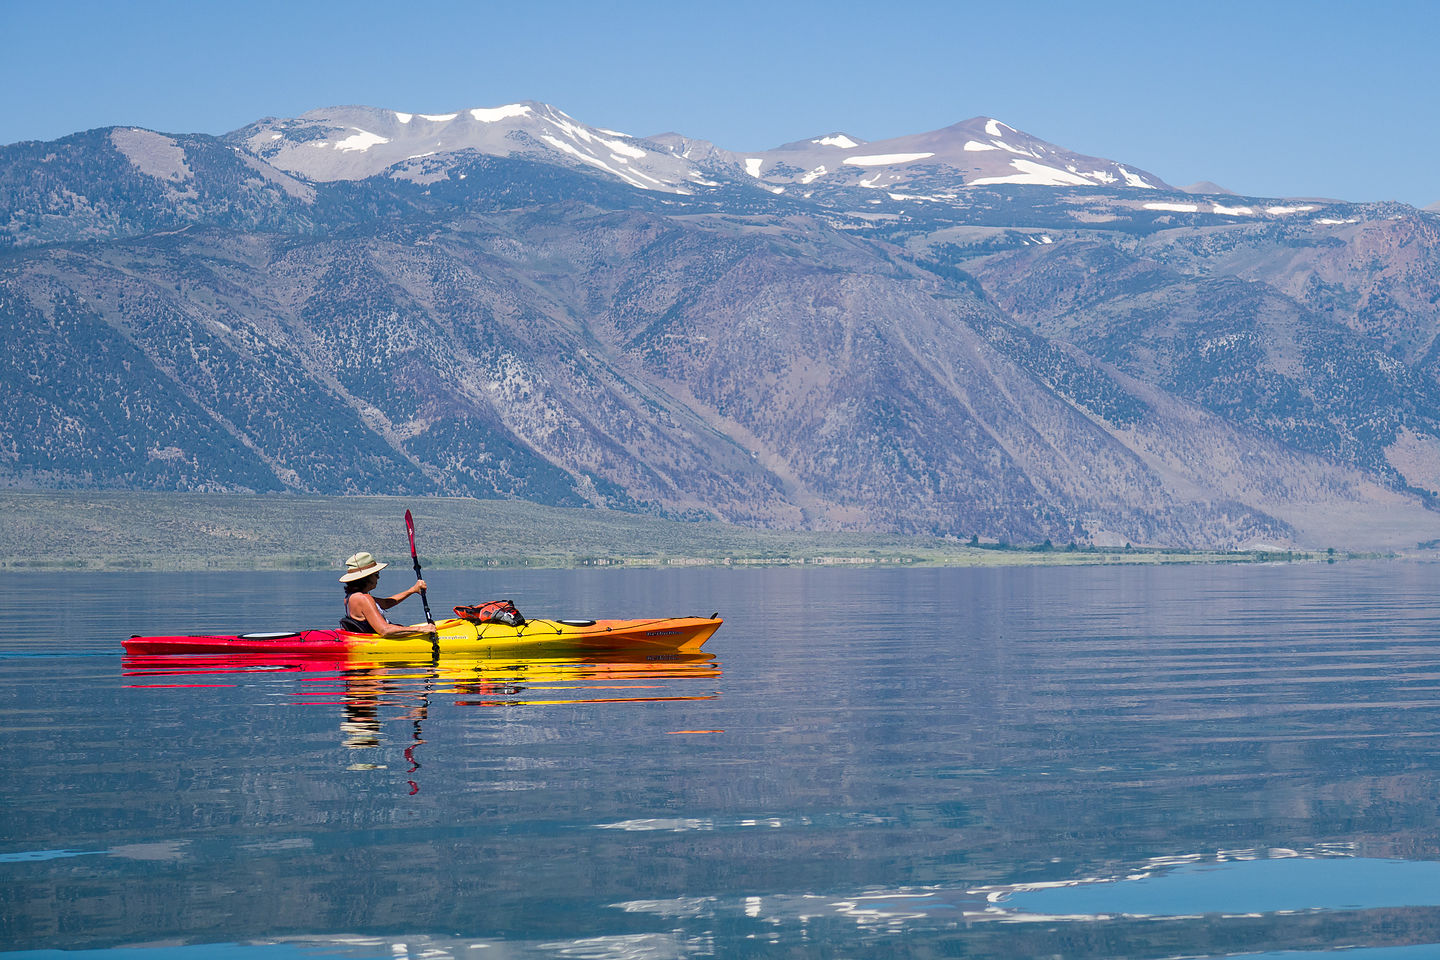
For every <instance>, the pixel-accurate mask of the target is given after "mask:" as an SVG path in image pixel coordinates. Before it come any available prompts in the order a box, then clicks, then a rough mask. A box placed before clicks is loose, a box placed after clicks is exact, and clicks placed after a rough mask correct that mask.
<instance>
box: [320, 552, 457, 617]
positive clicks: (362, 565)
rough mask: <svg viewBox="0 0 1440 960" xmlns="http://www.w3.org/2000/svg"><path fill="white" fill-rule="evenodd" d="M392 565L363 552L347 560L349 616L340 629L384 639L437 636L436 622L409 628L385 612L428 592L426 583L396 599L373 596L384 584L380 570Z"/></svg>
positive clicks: (418, 582)
mask: <svg viewBox="0 0 1440 960" xmlns="http://www.w3.org/2000/svg"><path fill="white" fill-rule="evenodd" d="M388 566H389V564H388V563H379V562H377V561H376V560H375V558H374V557H373V556H371V555H370V554H368V553H366V552H365V551H363V550H362V551H361V552H359V553H356V554H352V555H351V556H350V558H349V559H348V560H346V561H345V575H344V576H343V577H341V578H340V582H341V583H343V584H345V616H343V617H342V618H340V628H341V629H342V630H349V631H350V632H351V633H374V634H378V635H380V636H382V637H413V636H415V635H416V634H422V635H423V634H434V633H436V630H435V624H433V623H417V624H414V625H412V626H408V627H405V626H401V625H399V624H396V623H391V622H390V621H389V620H386V619H385V614H383V613H381V612H380V611H381V610H389V609H390V608H391V607H393V606H395V604H397V603H399V602H400V601H402V600H404V599H405V598H406V597H413V596H414V595H415V594H417V593H419V592H420V591H421V590H424V589H425V581H424V580H416V581H415V584H414V586H410V587H406V588H405V589H404V590H401V591H400V592H399V593H397V594H395V596H393V597H372V596H370V592H371V591H372V590H374V589H375V588H376V587H377V586H379V584H380V571H381V570H384V569H385V568H386V567H388Z"/></svg>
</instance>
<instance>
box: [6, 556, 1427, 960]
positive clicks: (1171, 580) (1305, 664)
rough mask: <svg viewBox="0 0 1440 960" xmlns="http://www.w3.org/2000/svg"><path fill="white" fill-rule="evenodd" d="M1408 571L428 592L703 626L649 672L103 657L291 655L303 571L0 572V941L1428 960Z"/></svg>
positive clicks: (631, 584)
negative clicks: (258, 650) (265, 643)
mask: <svg viewBox="0 0 1440 960" xmlns="http://www.w3.org/2000/svg"><path fill="white" fill-rule="evenodd" d="M1436 571H1437V568H1436V567H1435V566H1433V565H1425V564H1407V563H1374V564H1370V563H1349V564H1336V565H1334V566H1329V565H1316V566H1299V565H1292V566H1248V567H1239V566H1231V567H1185V568H1169V569H1157V568H1148V569H1141V568H1092V569H1083V570H1073V569H1072V570H1060V569H1050V570H958V569H909V570H902V569H870V570H859V569H856V570H839V569H830V570H751V569H745V570H738V569H737V570H688V571H653V570H652V571H638V570H628V571H627V570H618V571H599V570H596V571H574V572H570V571H549V572H546V571H538V572H537V571H524V572H520V571H510V572H498V573H492V572H486V573H485V574H484V577H485V578H486V583H485V589H484V590H483V591H479V590H477V589H476V586H475V580H476V578H477V576H478V575H477V574H476V573H474V572H471V571H454V572H447V571H438V572H437V573H436V574H434V575H433V576H431V575H429V574H428V571H427V581H428V582H429V587H430V592H431V594H432V595H433V596H437V597H445V596H458V597H474V596H478V595H498V596H514V597H517V598H523V600H522V602H521V603H520V605H521V606H522V608H524V609H532V608H533V609H544V610H553V611H556V612H563V613H565V614H566V615H570V614H574V615H581V614H584V615H596V614H602V613H603V614H607V615H617V616H623V615H626V614H628V613H632V612H634V611H675V610H678V611H695V610H700V611H705V612H708V611H710V610H714V609H717V608H719V609H721V610H722V611H724V612H725V614H726V624H725V628H724V630H723V631H722V632H721V633H720V634H717V636H716V637H715V638H714V639H713V640H712V641H711V642H710V643H709V644H707V651H708V654H709V655H707V656H703V657H701V658H696V659H688V660H683V661H676V662H638V663H637V662H616V661H614V660H610V661H605V662H591V661H579V662H574V661H572V662H554V661H550V662H538V663H537V662H526V661H508V662H502V663H496V662H482V661H468V662H467V661H465V660H462V659H457V660H446V659H442V660H440V661H439V662H429V661H425V662H400V663H387V662H313V661H311V662H306V661H293V660H286V659H276V658H274V657H273V656H267V657H265V658H264V659H260V660H256V659H246V658H239V659H231V660H228V661H226V660H215V659H212V658H187V659H175V658H169V657H166V658H144V659H142V658H138V657H124V658H122V656H121V654H120V650H119V642H118V641H119V638H118V637H117V636H115V634H116V633H117V630H116V625H117V624H123V625H124V629H125V630H126V631H127V632H131V631H133V632H143V633H146V634H164V633H174V632H180V631H182V630H183V631H191V630H211V631H214V632H220V633H228V632H233V627H234V622H233V620H234V614H235V611H237V610H244V609H247V604H248V603H250V602H251V601H252V599H253V598H254V597H260V596H263V597H266V598H267V599H268V598H274V604H275V609H274V610H273V611H272V612H271V614H270V615H269V618H267V619H265V620H264V621H262V622H254V623H253V626H254V628H255V629H262V628H264V629H279V628H283V627H285V626H287V625H292V624H297V623H301V624H303V623H314V622H319V621H320V620H321V619H323V618H324V617H325V616H327V615H328V614H329V613H330V612H331V611H333V608H334V607H335V602H334V601H335V590H336V588H335V585H334V582H333V578H328V579H327V578H320V577H312V576H311V575H310V574H264V575H261V574H256V575H253V576H250V575H246V576H236V575H233V574H231V575H216V576H203V575H166V576H155V577H147V576H144V575H134V574H126V575H118V574H117V575H115V576H113V577H107V576H100V577H96V576H83V577H80V576H68V575H43V576H42V575H32V574H10V575H0V666H3V668H4V669H5V670H6V673H7V677H8V682H7V683H6V684H3V685H0V756H4V757H5V758H6V760H7V762H6V763H5V764H3V765H0V811H3V812H0V940H3V941H4V947H5V948H6V949H9V950H12V951H24V950H40V949H50V950H55V949H65V950H95V951H99V952H100V953H101V954H104V955H105V960H124V958H125V957H127V956H129V955H130V954H129V953H127V952H124V951H128V950H131V949H133V948H134V947H135V946H137V945H144V948H145V953H146V955H152V956H154V957H156V958H157V960H192V958H196V957H200V956H211V955H223V954H224V953H227V952H228V953H230V954H231V955H233V956H235V957H236V958H237V960H268V958H275V960H291V958H298V957H310V956H316V957H318V956H342V957H354V958H358V960H369V958H374V957H399V956H411V957H419V956H422V955H423V956H428V957H432V958H435V960H441V958H445V957H462V956H464V957H471V956H479V955H482V954H484V955H493V956H498V957H525V958H529V957H537V958H538V957H595V958H612V957H613V958H632V957H633V958H664V957H670V958H689V957H696V958H701V957H782V956H783V957H786V958H787V960H788V958H802V960H808V958H816V960H820V958H824V960H830V958H833V957H866V958H869V957H922V956H935V957H939V956H969V957H977V958H978V957H987V958H989V957H993V958H1000V960H1008V958H1015V960H1021V958H1025V960H1028V958H1034V957H1041V956H1062V957H1065V958H1067V960H1161V958H1168V957H1179V956H1185V957H1237V956H1284V957H1285V958H1286V960H1298V958H1307V957H1310V956H1312V955H1314V956H1319V955H1321V954H1322V953H1325V952H1327V951H1335V950H1337V949H1339V948H1341V947H1344V948H1346V950H1345V952H1344V956H1345V957H1347V960H1349V958H1353V960H1412V958H1415V957H1421V956H1429V955H1432V954H1434V953H1435V952H1436V945H1440V902H1437V901H1440V896H1437V895H1436V894H1435V891H1436V890H1437V889H1440V867H1437V864H1440V840H1437V837H1440V800H1437V798H1440V591H1437V590H1436V589H1435V585H1436V583H1437V577H1436ZM80 595H84V596H85V597H87V599H88V601H89V602H87V603H86V604H74V603H66V602H65V600H66V598H67V597H75V596H80ZM737 598H743V601H744V602H743V603H741V602H739V601H738V600H737ZM47 630H49V631H51V632H50V633H47V632H45V631H47ZM722 662H723V671H722V669H721V664H722ZM197 951H200V952H197ZM204 951H209V952H208V953H207V952H204ZM1427 951H1428V952H1427ZM17 960H19V958H17Z"/></svg>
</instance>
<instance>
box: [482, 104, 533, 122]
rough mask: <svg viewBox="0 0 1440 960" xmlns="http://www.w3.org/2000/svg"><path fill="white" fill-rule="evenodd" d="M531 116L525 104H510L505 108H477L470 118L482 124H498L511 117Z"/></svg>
mask: <svg viewBox="0 0 1440 960" xmlns="http://www.w3.org/2000/svg"><path fill="white" fill-rule="evenodd" d="M529 115H530V108H529V107H528V106H526V105H525V104H523V103H510V104H506V105H505V106H503V107H489V108H486V107H477V108H476V109H474V110H471V111H470V116H472V117H474V118H475V119H476V120H479V121H480V122H481V123H498V122H499V121H501V120H508V119H510V118H511V117H525V116H529Z"/></svg>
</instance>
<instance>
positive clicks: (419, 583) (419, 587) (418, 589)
mask: <svg viewBox="0 0 1440 960" xmlns="http://www.w3.org/2000/svg"><path fill="white" fill-rule="evenodd" d="M427 589H429V588H428V587H427V586H426V585H425V581H424V580H416V581H415V586H413V587H411V588H410V595H411V596H412V597H413V596H414V595H415V594H417V593H424V592H425V591H426V590H427Z"/></svg>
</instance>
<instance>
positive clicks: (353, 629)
mask: <svg viewBox="0 0 1440 960" xmlns="http://www.w3.org/2000/svg"><path fill="white" fill-rule="evenodd" d="M353 596H354V594H353V593H347V594H345V608H344V609H345V616H343V617H341V618H340V629H341V630H345V631H348V632H350V633H375V631H374V630H373V629H371V627H370V624H369V623H367V622H366V621H364V620H356V619H355V618H354V617H352V616H350V598H351V597H353ZM375 606H376V609H379V606H380V605H379V604H378V603H377V604H376V605H375ZM380 619H381V620H384V621H385V622H386V623H389V622H390V619H389V618H388V617H386V616H385V613H384V611H381V613H380Z"/></svg>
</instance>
